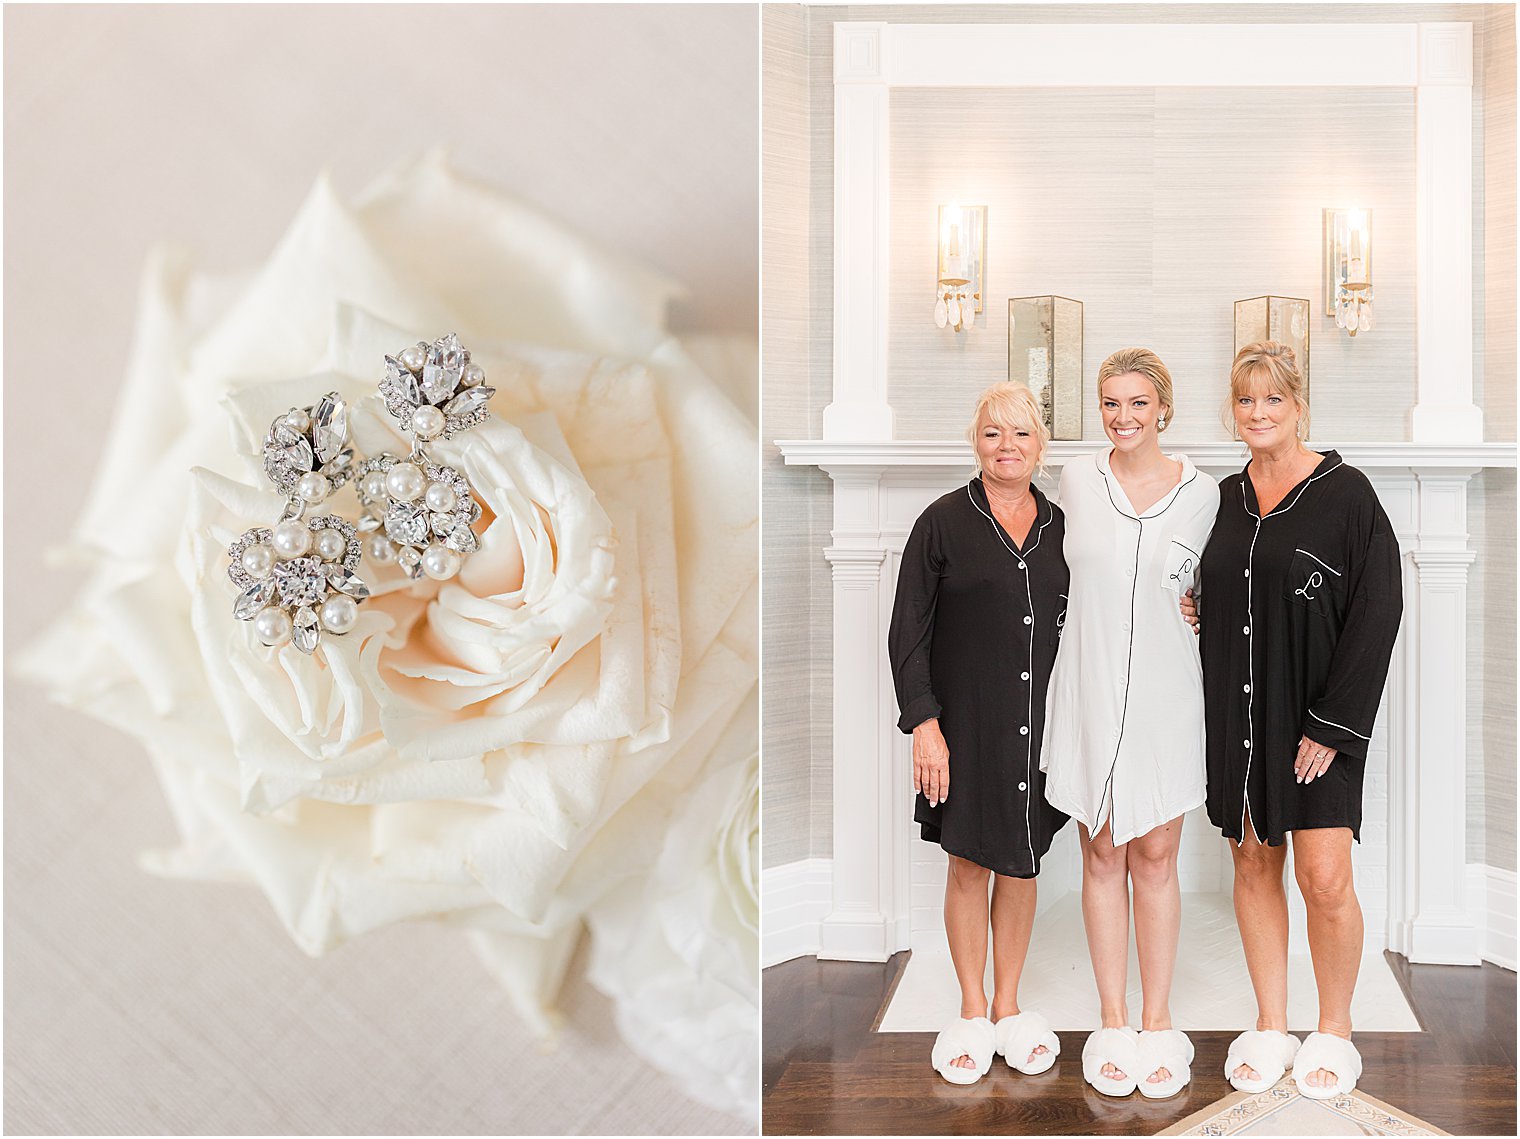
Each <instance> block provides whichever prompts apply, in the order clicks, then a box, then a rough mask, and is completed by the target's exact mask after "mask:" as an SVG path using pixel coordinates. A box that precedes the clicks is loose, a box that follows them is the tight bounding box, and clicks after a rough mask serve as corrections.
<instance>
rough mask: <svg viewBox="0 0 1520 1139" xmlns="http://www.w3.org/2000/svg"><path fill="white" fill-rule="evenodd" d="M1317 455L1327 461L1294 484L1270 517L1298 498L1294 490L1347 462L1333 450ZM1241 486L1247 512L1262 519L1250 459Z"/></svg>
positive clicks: (1244, 470)
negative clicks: (1252, 478) (1285, 504)
mask: <svg viewBox="0 0 1520 1139" xmlns="http://www.w3.org/2000/svg"><path fill="white" fill-rule="evenodd" d="M1315 454H1316V455H1321V456H1323V457H1324V460H1325V461H1324V462H1322V463H1320V465H1319V466H1317V467H1315V468H1314V469H1313V470H1312V471H1310V472H1309V473H1308V474H1307V475H1305V476H1304V478H1303V479H1301V480H1300V481H1299V482H1297V483H1294V484H1293V490H1290V491H1288V493H1287V494H1285V495H1284V496H1283V500H1282V502H1280V503H1278V504H1277V506H1274V507H1273V508H1272V509H1271V510H1270V511H1269V512H1268V517H1270V516H1271V515H1273V514H1276V513H1277V510H1278V507H1280V506H1282V505H1283V504H1284V503H1288V502H1292V501H1294V500H1296V499H1297V497H1298V496H1297V495H1296V494H1294V492H1293V491H1294V490H1297V489H1298V488H1299V487H1301V486H1303V485H1304V483H1309V482H1313V481H1314V480H1315V479H1317V478H1319V477H1320V476H1321V475H1328V474H1329V473H1330V472H1331V471H1333V470H1335V469H1336V468H1337V467H1339V466H1341V465H1342V464H1343V463H1345V461H1346V460H1345V459H1342V458H1341V453H1340V452H1339V451H1337V450H1335V449H1333V448H1332V449H1331V450H1329V451H1316V452H1315ZM1240 486H1241V490H1242V493H1243V494H1244V496H1245V507H1246V510H1247V511H1248V512H1249V513H1250V514H1251V516H1252V517H1253V518H1260V517H1261V511H1260V508H1259V507H1258V506H1257V505H1256V484H1255V483H1253V482H1252V481H1251V460H1250V459H1247V460H1246V465H1245V466H1243V467H1241V468H1240Z"/></svg>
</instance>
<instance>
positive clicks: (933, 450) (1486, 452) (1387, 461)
mask: <svg viewBox="0 0 1520 1139" xmlns="http://www.w3.org/2000/svg"><path fill="white" fill-rule="evenodd" d="M1309 445H1310V446H1311V447H1314V448H1316V449H1324V448H1326V447H1334V448H1335V449H1336V450H1337V451H1339V452H1340V455H1341V458H1343V459H1345V460H1346V462H1348V463H1350V464H1351V465H1352V466H1353V467H1360V468H1361V469H1362V470H1364V471H1367V472H1369V473H1370V472H1372V471H1380V470H1404V471H1410V470H1443V469H1446V470H1450V469H1460V468H1474V469H1482V468H1484V467H1504V468H1509V469H1511V470H1513V469H1514V468H1515V465H1516V462H1515V445H1514V444H1513V443H1336V442H1335V441H1334V440H1324V441H1322V440H1318V439H1314V440H1310V443H1309ZM776 446H777V447H779V448H780V450H781V455H782V458H783V459H784V460H785V461H786V465H787V466H804V467H821V468H823V469H824V470H833V469H836V468H837V469H840V470H844V469H848V468H853V467H861V468H872V467H879V468H882V469H885V468H888V467H898V468H902V467H941V468H944V469H946V470H964V471H966V472H967V474H968V476H969V474H970V472H971V467H972V457H971V449H970V447H968V446H967V445H966V443H965V442H964V441H962V440H941V439H883V440H877V441H874V442H873V441H869V440H831V439H781V440H777V442H776ZM1107 446H1108V443H1107V442H1106V441H1102V442H1093V441H1091V440H1082V441H1080V442H1067V441H1062V440H1056V441H1054V442H1052V443H1051V444H1050V445H1049V446H1048V448H1047V450H1046V462H1047V463H1048V464H1049V465H1050V466H1052V467H1059V466H1061V465H1062V464H1063V463H1065V462H1066V461H1067V460H1069V459H1071V458H1073V457H1075V456H1077V455H1086V454H1092V453H1094V452H1096V451H1099V450H1102V449H1104V448H1106V447H1107ZM1163 449H1164V450H1165V451H1167V452H1168V453H1177V452H1180V453H1183V454H1186V455H1187V456H1188V458H1190V459H1192V460H1193V464H1194V465H1195V466H1197V467H1199V468H1201V469H1203V470H1207V471H1209V472H1210V473H1213V472H1214V471H1216V470H1221V471H1238V470H1240V468H1241V467H1243V466H1245V461H1246V448H1245V444H1243V443H1233V442H1209V443H1187V442H1184V441H1179V440H1176V439H1172V438H1170V437H1168V438H1167V439H1166V440H1165V446H1164V447H1163Z"/></svg>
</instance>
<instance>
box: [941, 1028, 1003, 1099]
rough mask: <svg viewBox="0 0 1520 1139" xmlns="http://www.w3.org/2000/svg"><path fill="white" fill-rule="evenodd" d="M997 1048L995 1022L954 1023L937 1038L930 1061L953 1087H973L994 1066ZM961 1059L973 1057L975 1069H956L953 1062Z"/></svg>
mask: <svg viewBox="0 0 1520 1139" xmlns="http://www.w3.org/2000/svg"><path fill="white" fill-rule="evenodd" d="M996 1048H997V1044H996V1041H995V1039H994V1037H993V1034H992V1021H990V1020H988V1019H987V1018H986V1017H985V1016H977V1017H972V1018H970V1019H969V1020H968V1019H960V1020H955V1021H952V1022H951V1023H950V1024H949V1025H947V1026H946V1027H945V1030H944V1031H943V1032H941V1033H940V1034H939V1035H938V1036H936V1037H935V1038H934V1051H933V1052H931V1053H930V1057H929V1058H930V1060H931V1061H932V1062H933V1064H934V1070H935V1071H936V1072H938V1073H939V1074H940V1075H942V1076H944V1077H945V1079H947V1080H949V1081H950V1082H951V1083H952V1084H974V1083H976V1081H977V1080H979V1079H981V1078H982V1077H983V1076H985V1075H986V1074H987V1069H988V1068H990V1067H991V1066H992V1054H993V1052H994V1051H995V1050H996ZM958 1056H970V1057H971V1062H972V1063H973V1064H975V1065H976V1067H974V1068H957V1067H956V1066H955V1065H953V1064H952V1063H951V1062H950V1061H952V1060H954V1059H955V1058H956V1057H958Z"/></svg>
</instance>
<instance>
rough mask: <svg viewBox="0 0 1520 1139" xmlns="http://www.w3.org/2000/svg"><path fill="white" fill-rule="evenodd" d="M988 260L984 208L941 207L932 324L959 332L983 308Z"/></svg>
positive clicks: (973, 320)
mask: <svg viewBox="0 0 1520 1139" xmlns="http://www.w3.org/2000/svg"><path fill="white" fill-rule="evenodd" d="M986 259H987V207H986V206H957V205H949V206H940V208H939V258H938V264H939V274H938V284H937V286H936V288H935V290H934V291H935V301H934V323H935V324H937V325H938V326H939V327H940V328H944V327H946V326H947V325H948V326H950V327H952V328H954V329H955V331H957V332H962V331H964V330H965V329H967V328H970V327H971V326H972V325H973V324H975V323H976V314H977V313H979V312H981V311H982V265H983V263H984V262H985V261H986Z"/></svg>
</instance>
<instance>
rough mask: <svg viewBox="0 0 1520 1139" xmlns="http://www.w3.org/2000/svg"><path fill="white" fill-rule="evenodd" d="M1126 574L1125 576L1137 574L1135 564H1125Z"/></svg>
mask: <svg viewBox="0 0 1520 1139" xmlns="http://www.w3.org/2000/svg"><path fill="white" fill-rule="evenodd" d="M1124 576H1125V577H1134V576H1135V567H1134V566H1125V567H1124Z"/></svg>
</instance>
